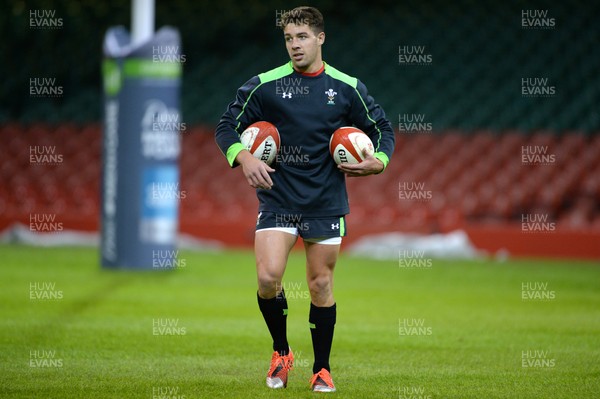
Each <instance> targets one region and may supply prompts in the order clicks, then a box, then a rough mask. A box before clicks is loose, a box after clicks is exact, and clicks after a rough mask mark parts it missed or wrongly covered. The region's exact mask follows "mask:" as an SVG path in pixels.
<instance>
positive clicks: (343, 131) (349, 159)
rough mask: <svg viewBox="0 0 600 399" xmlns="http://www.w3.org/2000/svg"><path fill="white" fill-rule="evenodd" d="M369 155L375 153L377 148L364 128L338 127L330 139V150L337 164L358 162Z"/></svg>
mask: <svg viewBox="0 0 600 399" xmlns="http://www.w3.org/2000/svg"><path fill="white" fill-rule="evenodd" d="M363 151H364V152H366V153H367V155H373V154H374V153H375V149H374V147H373V142H372V141H371V139H370V138H369V136H367V135H366V134H365V132H363V131H362V130H360V129H358V128H356V127H351V126H346V127H341V128H339V129H337V130H336V131H335V132H333V134H332V135H331V139H330V140H329V152H330V153H331V156H332V157H333V160H334V161H335V163H336V164H338V165H340V164H343V163H349V164H357V163H361V162H362V161H364V159H365V155H364V153H363Z"/></svg>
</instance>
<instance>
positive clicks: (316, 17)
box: [281, 6, 325, 35]
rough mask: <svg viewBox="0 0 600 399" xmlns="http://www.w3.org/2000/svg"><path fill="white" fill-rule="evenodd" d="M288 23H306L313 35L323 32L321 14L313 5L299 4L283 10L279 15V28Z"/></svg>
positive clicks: (323, 26)
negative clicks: (285, 10) (291, 8)
mask: <svg viewBox="0 0 600 399" xmlns="http://www.w3.org/2000/svg"><path fill="white" fill-rule="evenodd" d="M288 24H296V25H308V27H309V28H311V29H312V31H313V32H314V33H315V35H318V34H319V33H321V32H325V21H323V14H321V11H319V10H317V9H316V8H314V7H309V6H300V7H296V8H294V9H293V10H289V11H287V12H285V13H284V14H283V15H282V16H281V29H285V27H286V26H287V25H288Z"/></svg>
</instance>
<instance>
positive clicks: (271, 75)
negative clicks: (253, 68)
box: [258, 61, 294, 84]
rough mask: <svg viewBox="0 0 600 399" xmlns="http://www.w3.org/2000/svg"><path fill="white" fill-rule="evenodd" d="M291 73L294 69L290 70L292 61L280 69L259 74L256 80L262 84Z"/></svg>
mask: <svg viewBox="0 0 600 399" xmlns="http://www.w3.org/2000/svg"><path fill="white" fill-rule="evenodd" d="M292 72H294V68H292V61H290V62H288V63H287V64H284V65H282V66H280V67H277V68H274V69H271V70H270V71H267V72H263V73H261V74H259V75H258V78H259V79H260V83H261V84H263V83H267V82H272V81H273V80H277V79H280V78H282V77H284V76H287V75H289V74H291V73H292Z"/></svg>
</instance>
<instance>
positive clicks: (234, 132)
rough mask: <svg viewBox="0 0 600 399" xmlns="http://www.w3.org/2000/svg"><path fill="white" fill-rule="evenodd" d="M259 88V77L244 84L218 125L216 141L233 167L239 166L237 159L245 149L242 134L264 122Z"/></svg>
mask: <svg viewBox="0 0 600 399" xmlns="http://www.w3.org/2000/svg"><path fill="white" fill-rule="evenodd" d="M259 86H260V79H259V77H258V76H255V77H253V78H252V79H250V80H249V81H247V82H246V83H244V85H243V86H242V87H240V88H239V89H238V91H237V95H236V97H235V100H234V101H233V102H231V103H230V104H229V105H228V106H227V110H226V111H225V113H224V114H223V116H222V117H221V120H220V121H219V124H218V125H217V129H216V131H215V141H216V142H217V145H218V146H219V148H220V149H221V152H222V153H223V155H225V157H226V158H227V162H228V163H229V166H231V167H235V166H237V163H236V162H235V157H236V156H237V155H238V154H239V153H240V151H242V150H243V149H244V146H243V145H242V143H241V142H240V134H241V133H242V132H243V131H244V130H245V129H246V128H247V127H248V126H250V125H251V124H252V123H254V122H256V121H260V120H262V107H261V104H260V98H259V96H258V95H257V93H256V89H257V88H258V87H259Z"/></svg>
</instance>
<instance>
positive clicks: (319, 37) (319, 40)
mask: <svg viewBox="0 0 600 399" xmlns="http://www.w3.org/2000/svg"><path fill="white" fill-rule="evenodd" d="M317 43H318V44H323V43H325V32H321V33H319V34H318V35H317Z"/></svg>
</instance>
